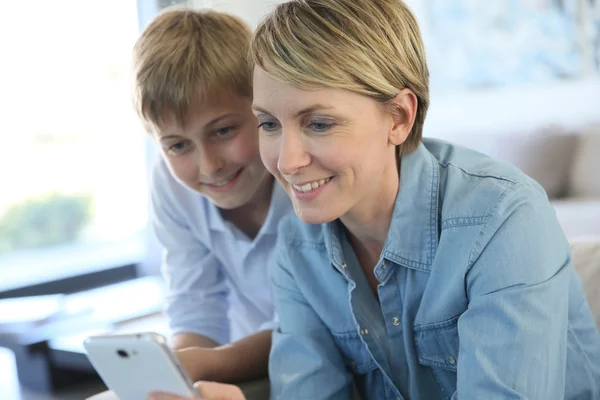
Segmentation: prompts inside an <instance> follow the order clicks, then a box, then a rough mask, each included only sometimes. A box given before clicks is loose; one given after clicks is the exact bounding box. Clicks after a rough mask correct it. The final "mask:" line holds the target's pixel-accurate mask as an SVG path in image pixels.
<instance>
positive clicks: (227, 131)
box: [215, 126, 234, 137]
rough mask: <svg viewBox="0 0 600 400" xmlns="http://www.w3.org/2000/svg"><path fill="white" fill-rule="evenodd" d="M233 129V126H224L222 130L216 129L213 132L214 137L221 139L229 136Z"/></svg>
mask: <svg viewBox="0 0 600 400" xmlns="http://www.w3.org/2000/svg"><path fill="white" fill-rule="evenodd" d="M233 129H234V127H233V126H226V127H224V128H221V129H217V130H216V131H215V135H217V136H219V137H222V136H228V135H229V134H231V132H232V131H233Z"/></svg>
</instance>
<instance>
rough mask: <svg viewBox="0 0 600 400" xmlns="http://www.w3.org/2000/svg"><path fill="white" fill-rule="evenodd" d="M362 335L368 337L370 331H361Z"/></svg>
mask: <svg viewBox="0 0 600 400" xmlns="http://www.w3.org/2000/svg"><path fill="white" fill-rule="evenodd" d="M360 334H361V335H362V336H365V335H368V334H369V330H368V329H361V330H360Z"/></svg>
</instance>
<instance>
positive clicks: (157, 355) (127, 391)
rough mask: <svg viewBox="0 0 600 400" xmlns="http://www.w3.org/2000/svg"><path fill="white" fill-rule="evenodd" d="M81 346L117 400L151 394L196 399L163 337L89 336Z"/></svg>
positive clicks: (139, 399)
mask: <svg viewBox="0 0 600 400" xmlns="http://www.w3.org/2000/svg"><path fill="white" fill-rule="evenodd" d="M83 346H84V347H85V350H86V352H87V356H88V359H89V360H90V362H91V363H92V365H93V366H94V368H95V369H96V372H98V374H99V375H100V377H101V378H102V380H103V381H104V383H105V384H106V386H108V388H109V389H110V390H112V391H113V392H114V394H115V395H116V396H117V397H118V398H119V400H145V399H146V398H147V397H148V394H149V393H150V392H154V391H161V392H169V393H173V394H177V395H179V396H184V397H199V394H198V392H197V391H196V390H195V389H194V386H193V382H192V380H191V379H190V378H189V376H188V374H187V372H186V371H185V369H184V368H183V367H182V366H181V364H180V363H179V359H178V358H177V357H176V356H175V355H174V354H173V352H172V351H171V349H170V348H169V347H168V345H167V340H166V339H165V337H164V336H162V335H159V334H157V333H151V332H144V333H133V334H122V335H101V336H90V337H88V338H87V339H86V340H85V342H84V343H83Z"/></svg>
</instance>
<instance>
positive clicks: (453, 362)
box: [448, 356, 456, 365]
mask: <svg viewBox="0 0 600 400" xmlns="http://www.w3.org/2000/svg"><path fill="white" fill-rule="evenodd" d="M448 362H449V363H450V364H452V365H454V364H456V358H454V357H452V356H448Z"/></svg>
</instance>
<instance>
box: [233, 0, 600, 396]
mask: <svg viewBox="0 0 600 400" xmlns="http://www.w3.org/2000/svg"><path fill="white" fill-rule="evenodd" d="M252 54H253V57H254V60H255V62H256V67H255V73H254V101H253V109H254V111H255V114H256V116H257V118H258V120H259V123H260V129H261V137H260V151H261V157H262V159H263V162H264V163H265V165H266V167H267V169H268V170H269V171H270V172H271V173H272V174H273V175H274V176H275V177H276V178H277V179H278V181H279V182H280V183H281V184H282V186H283V187H284V188H285V190H286V191H287V193H288V195H289V196H290V197H291V199H292V203H293V205H294V209H295V211H296V215H297V216H298V218H287V219H284V221H283V223H282V225H280V229H279V238H278V242H277V243H278V244H277V249H276V259H277V266H276V268H275V270H274V272H273V283H274V298H275V307H276V310H277V313H278V315H279V328H278V329H277V330H276V331H274V334H273V346H272V349H271V355H270V364H269V372H270V374H269V375H270V379H271V386H272V393H273V397H274V398H280V399H338V398H339V399H348V398H350V396H351V386H352V382H353V381H354V382H356V383H357V386H358V387H359V390H360V391H361V395H362V397H363V398H364V399H391V398H395V399H396V398H397V399H403V398H410V399H450V398H474V399H494V398H499V399H500V398H502V399H505V398H519V399H524V398H529V399H554V398H566V399H575V398H577V399H597V398H600V386H599V385H600V335H599V333H598V330H597V328H596V326H595V323H594V321H593V318H592V315H591V312H590V310H589V306H588V304H587V302H586V299H585V296H584V293H583V289H582V286H581V282H580V279H579V277H578V276H577V274H576V272H575V270H574V269H573V266H572V264H571V259H570V254H569V247H568V243H567V241H566V239H565V237H564V235H563V233H562V231H561V228H560V226H559V224H558V222H557V220H556V218H555V215H554V211H553V209H552V207H551V205H550V204H549V202H548V199H547V197H546V194H545V193H544V191H543V189H542V188H541V187H540V186H539V185H538V184H537V183H536V182H535V181H533V180H532V179H531V178H529V177H527V176H525V175H524V174H522V173H521V172H520V171H518V170H517V169H516V168H514V167H511V166H509V165H506V164H502V163H499V162H496V161H494V160H491V159H489V158H487V157H485V156H483V155H481V154H478V153H476V152H473V151H470V150H468V149H465V148H461V147H458V146H454V145H451V144H448V143H444V142H441V141H437V140H430V139H425V140H422V129H423V124H424V120H425V115H426V112H427V106H428V103H429V92H428V71H427V65H426V61H425V53H424V49H423V44H422V40H421V37H420V34H419V29H418V26H417V22H416V20H415V18H414V16H413V15H412V13H411V12H410V10H409V9H408V8H407V7H406V5H405V4H404V3H403V2H401V1H399V0H379V1H372V0H303V1H292V2H289V3H285V4H282V5H280V6H278V7H277V8H276V9H275V10H274V12H273V13H272V14H270V15H269V16H268V17H267V18H266V19H265V20H264V21H263V22H262V24H261V25H260V26H259V27H258V29H257V32H256V33H255V37H254V41H253V46H252ZM231 398H235V397H231Z"/></svg>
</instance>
